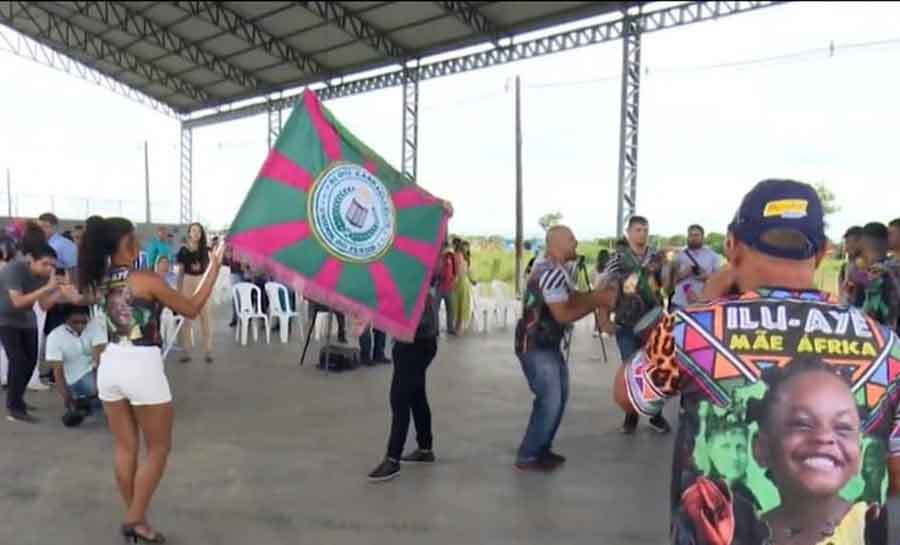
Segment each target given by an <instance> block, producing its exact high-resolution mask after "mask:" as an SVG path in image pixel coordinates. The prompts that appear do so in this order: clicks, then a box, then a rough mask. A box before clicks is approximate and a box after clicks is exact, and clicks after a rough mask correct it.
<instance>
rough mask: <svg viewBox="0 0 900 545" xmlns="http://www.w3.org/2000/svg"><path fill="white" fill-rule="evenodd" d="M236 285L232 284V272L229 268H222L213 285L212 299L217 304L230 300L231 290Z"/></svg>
mask: <svg viewBox="0 0 900 545" xmlns="http://www.w3.org/2000/svg"><path fill="white" fill-rule="evenodd" d="M233 288H234V286H233V285H232V284H231V273H230V272H229V270H228V269H220V270H219V277H218V278H216V283H215V284H214V287H213V295H212V300H213V303H214V304H215V305H217V306H218V305H221V304H223V303H226V302H227V301H228V297H229V296H230V295H231V290H232V289H233Z"/></svg>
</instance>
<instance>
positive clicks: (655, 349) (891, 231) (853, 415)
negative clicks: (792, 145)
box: [516, 180, 900, 545]
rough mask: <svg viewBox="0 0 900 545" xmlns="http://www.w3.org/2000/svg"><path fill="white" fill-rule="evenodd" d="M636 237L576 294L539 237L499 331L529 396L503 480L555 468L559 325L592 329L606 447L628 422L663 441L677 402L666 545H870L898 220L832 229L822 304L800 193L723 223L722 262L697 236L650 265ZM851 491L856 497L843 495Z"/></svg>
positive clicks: (751, 202) (559, 258)
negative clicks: (588, 323) (608, 404)
mask: <svg viewBox="0 0 900 545" xmlns="http://www.w3.org/2000/svg"><path fill="white" fill-rule="evenodd" d="M648 227H649V223H648V221H647V220H646V218H642V217H639V216H635V217H632V218H631V219H630V221H629V223H628V227H627V235H626V238H625V239H624V240H622V241H621V242H620V243H619V244H618V246H617V248H616V251H615V253H614V254H613V255H612V256H611V258H610V259H609V261H608V262H607V263H606V265H605V267H604V268H603V272H602V273H600V272H599V271H598V274H597V275H596V277H595V280H596V284H597V287H596V289H595V290H593V291H591V292H579V291H578V290H577V289H576V283H575V281H574V279H573V269H574V263H575V262H576V256H577V253H576V247H577V241H576V239H575V237H574V235H573V234H572V232H571V231H570V230H569V229H568V228H566V227H564V226H555V227H553V228H551V229H550V230H549V232H548V236H547V250H546V253H545V255H544V257H543V258H542V259H539V260H537V262H536V263H535V265H534V267H533V270H532V271H531V274H530V276H529V279H528V283H527V290H526V293H525V296H524V297H525V300H524V305H525V315H524V317H523V319H522V320H521V321H520V322H519V324H518V327H517V331H516V353H517V355H518V357H519V360H520V362H521V365H522V369H523V372H524V375H525V378H526V380H527V382H528V384H529V386H530V387H531V390H532V391H533V393H534V396H535V397H534V406H533V410H532V414H531V418H530V420H529V422H528V427H527V431H526V434H525V437H524V439H523V440H522V443H521V446H520V448H519V452H518V458H517V460H516V467H517V468H519V469H521V470H524V471H536V472H549V471H553V470H555V469H557V468H559V467H560V466H561V465H562V464H563V463H564V462H565V457H564V456H562V455H560V454H559V453H557V452H555V451H554V450H553V442H554V439H555V436H556V432H557V430H558V429H559V426H560V422H561V420H562V417H563V414H564V412H565V406H566V401H567V399H568V395H569V371H568V354H569V351H568V344H569V343H570V342H571V332H572V327H571V325H572V323H573V322H575V321H577V320H579V319H581V318H583V317H585V316H588V315H590V314H591V313H596V316H597V318H596V320H597V326H598V328H599V329H600V330H602V331H603V332H605V333H606V334H609V335H614V336H615V337H616V340H617V344H618V346H619V350H620V354H621V361H622V366H621V367H620V368H619V370H618V372H617V375H616V378H615V381H614V392H613V397H614V399H615V401H616V403H617V404H618V405H619V406H620V407H621V408H622V410H623V412H624V415H625V421H624V423H623V425H622V427H621V431H622V432H623V433H625V434H629V435H630V434H633V433H634V432H635V431H636V428H637V424H638V419H639V415H645V416H647V417H648V418H649V419H650V420H649V423H650V426H651V427H652V428H653V429H655V430H657V431H659V432H663V433H668V432H669V431H670V430H671V426H670V424H669V423H668V422H667V421H666V420H665V418H664V417H663V416H662V411H663V408H664V406H665V404H666V401H667V400H668V399H671V398H679V401H680V411H679V419H678V427H679V431H678V434H677V436H676V445H675V449H674V460H673V464H672V467H673V474H672V488H671V490H672V496H671V508H672V525H671V539H672V542H673V543H676V544H679V545H682V544H684V545H687V544H698V543H709V544H722V545H732V544H737V543H742V544H744V543H747V544H760V545H762V544H773V543H779V544H780V543H789V544H804V545H814V544H820V543H834V544H838V543H840V544H859V545H863V544H865V545H871V544H885V543H886V542H887V528H888V525H887V511H886V509H885V508H884V503H885V497H886V494H887V493H890V494H897V493H900V443H898V442H897V440H896V436H897V433H898V430H900V416H898V414H900V413H898V409H900V399H898V397H897V396H896V395H895V394H893V393H892V392H895V391H896V385H897V381H898V380H900V365H898V364H900V342H898V337H897V330H898V327H900V324H898V321H897V320H898V295H897V285H898V284H897V282H898V278H900V277H898V274H897V271H898V260H900V221H898V220H894V221H892V222H890V224H888V225H884V224H882V223H877V222H873V223H869V224H867V225H866V226H864V227H854V228H851V229H849V230H848V231H847V235H846V237H845V241H844V243H845V250H846V253H847V258H848V259H847V262H846V263H845V266H844V267H843V269H842V271H841V274H840V287H839V290H838V292H839V293H838V294H832V293H828V292H826V291H821V290H820V289H818V288H817V286H816V271H817V269H818V268H819V266H820V265H821V263H822V261H823V260H824V258H825V256H826V255H827V254H828V252H829V242H828V239H827V238H826V236H825V223H824V214H823V210H822V204H821V202H820V200H819V197H818V195H817V194H816V191H815V189H814V188H812V187H811V186H809V185H807V184H802V183H798V182H794V181H791V180H766V181H763V182H760V183H759V184H757V185H756V186H755V187H754V188H753V189H752V190H751V191H750V192H749V193H748V194H747V195H746V196H745V197H744V199H743V200H742V202H741V204H740V206H739V207H738V210H737V212H736V213H735V216H734V219H733V220H732V222H731V224H730V225H729V228H728V235H727V242H726V248H725V256H724V260H723V259H721V258H720V257H719V256H716V255H715V254H714V252H711V251H710V250H708V249H706V248H704V247H703V229H702V227H700V226H697V225H694V226H691V227H690V228H689V230H688V246H687V248H685V249H684V250H683V251H681V252H680V253H678V254H677V255H676V256H674V258H673V259H671V260H667V259H664V258H663V257H662V256H660V255H659V254H657V253H655V252H654V251H653V250H651V249H650V248H648V246H647V240H648ZM891 365H894V367H891ZM863 453H865V455H863ZM854 479H857V480H859V481H860V482H861V483H862V484H861V485H858V486H854V487H852V488H850V484H851V481H853V480H854Z"/></svg>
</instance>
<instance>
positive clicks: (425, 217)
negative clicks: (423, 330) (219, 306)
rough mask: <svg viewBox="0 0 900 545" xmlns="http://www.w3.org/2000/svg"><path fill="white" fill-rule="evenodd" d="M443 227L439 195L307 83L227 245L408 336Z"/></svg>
mask: <svg viewBox="0 0 900 545" xmlns="http://www.w3.org/2000/svg"><path fill="white" fill-rule="evenodd" d="M446 234H447V213H446V211H445V210H444V207H443V203H442V202H441V200H440V199H438V198H436V197H434V196H432V195H431V194H429V193H428V192H426V191H424V190H423V189H422V188H420V187H418V186H416V185H415V184H414V183H413V182H412V181H410V180H409V179H408V178H407V177H405V176H404V175H402V174H401V173H399V172H397V171H396V170H394V169H393V168H391V166H390V165H388V163H387V162H386V161H385V160H384V159H382V158H381V157H379V156H378V155H377V154H376V153H375V152H373V151H372V150H371V149H369V148H368V147H367V146H366V145H365V144H363V143H362V142H360V141H359V140H358V139H357V138H356V137H355V136H353V134H352V133H351V132H350V131H348V130H347V129H346V128H345V127H344V126H343V125H341V124H340V122H338V120H337V119H335V117H334V116H333V115H332V114H331V112H329V111H328V110H327V109H326V108H324V107H323V106H322V104H321V102H320V101H319V99H318V97H317V96H316V95H315V93H313V92H312V91H309V90H307V91H306V92H305V93H304V95H303V100H302V101H301V102H300V103H299V104H297V106H296V107H295V108H294V111H293V112H292V113H291V116H290V118H289V119H288V121H287V123H286V124H285V126H284V129H283V130H282V131H281V134H280V135H279V137H278V141H277V142H276V144H275V147H274V148H273V149H272V150H271V151H270V152H269V156H268V157H267V158H266V161H265V163H263V166H262V169H261V170H260V172H259V175H258V176H257V177H256V181H254V182H253V186H252V187H251V188H250V191H249V193H247V196H246V198H245V199H244V203H243V204H242V205H241V208H240V211H239V212H238V214H237V217H236V218H235V219H234V222H233V223H232V226H231V230H230V232H229V244H230V245H231V246H233V248H234V249H235V253H236V254H237V255H238V256H241V257H246V258H248V259H250V260H251V262H254V263H255V264H257V265H263V266H265V267H266V268H268V270H269V271H271V273H272V274H273V276H274V277H275V278H277V279H278V280H280V281H282V282H284V283H286V284H288V285H290V286H292V287H294V288H295V289H296V290H297V291H298V293H302V295H303V296H304V297H306V298H308V299H310V300H313V301H316V302H319V303H323V304H326V305H328V306H330V307H332V308H334V309H335V310H338V311H342V312H349V313H351V314H353V315H356V316H358V317H360V318H362V319H364V320H367V321H371V322H372V324H373V325H374V326H375V327H376V328H377V329H381V330H382V331H385V332H387V333H389V334H390V335H392V336H393V337H395V338H397V339H400V340H406V341H409V340H411V339H412V338H413V336H414V333H415V330H416V326H417V324H418V321H419V318H420V317H421V314H422V310H423V307H424V304H425V298H426V295H427V291H428V289H429V281H430V279H431V274H432V271H433V268H434V266H435V263H436V261H437V257H438V253H439V252H440V249H441V246H442V244H443V241H444V238H445V237H446Z"/></svg>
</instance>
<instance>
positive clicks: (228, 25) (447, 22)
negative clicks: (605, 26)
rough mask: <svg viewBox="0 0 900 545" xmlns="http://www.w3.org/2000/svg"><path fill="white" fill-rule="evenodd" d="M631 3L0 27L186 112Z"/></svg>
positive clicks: (47, 13) (193, 12) (215, 9)
mask: <svg viewBox="0 0 900 545" xmlns="http://www.w3.org/2000/svg"><path fill="white" fill-rule="evenodd" d="M634 4H637V2H200V1H190V2H187V1H185V2H0V24H3V25H5V26H8V27H10V28H12V29H14V30H16V31H18V32H21V33H22V34H24V35H26V36H28V37H30V38H32V39H34V40H36V41H38V42H41V43H42V44H44V45H46V46H48V47H50V48H52V49H54V50H56V51H57V52H59V53H61V54H63V55H66V56H69V57H71V58H73V59H75V60H78V61H79V62H81V63H83V64H86V65H88V66H91V67H92V68H94V69H96V70H98V71H100V72H102V73H103V74H106V75H107V76H110V77H111V78H113V79H116V80H118V81H120V82H122V83H124V84H126V85H128V86H130V87H132V88H134V89H135V90H137V91H138V92H141V93H143V94H145V95H147V96H150V97H152V98H154V99H156V100H158V101H159V102H161V103H163V104H166V105H168V106H169V107H171V108H172V109H173V110H175V111H176V112H179V113H182V114H187V113H191V112H195V111H198V110H203V109H207V108H211V107H216V106H221V105H224V104H229V103H233V102H236V101H240V100H244V99H247V98H252V97H257V96H265V95H268V94H270V93H276V92H279V91H284V90H287V89H292V88H297V87H300V86H304V85H308V84H311V83H317V82H322V81H328V80H331V79H334V78H338V77H343V76H349V75H352V74H355V73H360V72H365V71H368V70H372V69H376V68H381V67H384V66H389V65H400V64H402V63H403V62H404V61H408V60H411V59H417V58H424V57H426V56H429V55H434V54H437V53H445V52H448V51H451V50H454V49H458V48H463V47H468V46H472V45H477V44H480V43H490V42H495V43H496V42H497V41H498V40H500V39H503V38H507V37H510V36H512V35H515V34H519V33H523V32H529V31H533V30H539V29H543V28H547V27H551V26H554V25H557V24H561V23H566V22H570V21H573V20H577V19H582V18H587V17H591V16H595V15H601V14H604V13H609V12H613V11H618V10H621V9H623V8H624V7H627V6H629V5H634Z"/></svg>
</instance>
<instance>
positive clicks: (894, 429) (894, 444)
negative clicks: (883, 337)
mask: <svg viewBox="0 0 900 545" xmlns="http://www.w3.org/2000/svg"><path fill="white" fill-rule="evenodd" d="M885 331H888V330H887V328H885ZM889 358H890V360H891V362H890V363H891V364H892V365H893V364H894V362H900V339H898V337H897V334H896V333H891V351H890V355H889ZM894 388H897V389H900V381H897V380H895V381H894V384H893V385H892V388H891V389H889V390H888V391H889V392H891V390H893V389H894ZM898 398H900V393H895V394H894V395H893V396H892V399H891V401H893V403H894V404H893V405H892V406H891V410H892V411H893V417H894V420H893V422H892V423H891V437H890V444H889V448H890V457H891V458H895V457H898V456H900V401H898Z"/></svg>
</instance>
